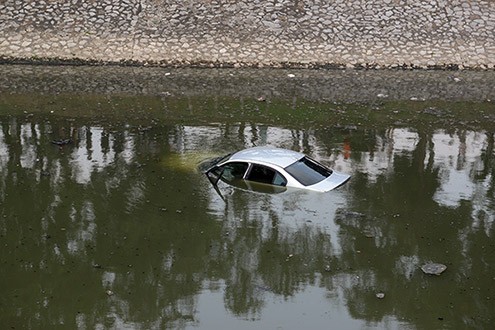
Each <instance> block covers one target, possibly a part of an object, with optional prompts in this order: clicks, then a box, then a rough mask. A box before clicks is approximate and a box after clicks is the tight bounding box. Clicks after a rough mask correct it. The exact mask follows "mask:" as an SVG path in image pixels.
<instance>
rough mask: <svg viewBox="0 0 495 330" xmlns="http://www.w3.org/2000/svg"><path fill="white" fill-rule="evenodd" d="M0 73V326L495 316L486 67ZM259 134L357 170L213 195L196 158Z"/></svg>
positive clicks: (372, 324)
mask: <svg viewBox="0 0 495 330" xmlns="http://www.w3.org/2000/svg"><path fill="white" fill-rule="evenodd" d="M0 70H1V71H2V73H3V75H2V77H3V78H1V80H0V86H2V90H1V93H0V126H1V129H0V203H1V204H0V244H1V246H2V249H1V252H0V265H1V266H0V291H1V292H2V296H1V298H0V306H1V308H0V323H1V324H2V325H3V326H5V327H6V328H16V329H24V328H34V329H38V328H54V327H62V328H71V329H75V328H77V329H91V328H98V329H106V328H117V329H121V328H129V329H159V328H174V329H175V328H185V329H191V328H199V329H220V328H221V329H234V328H235V329H252V328H257V329H301V328H307V329H322V328H328V327H331V328H335V329H357V328H363V329H373V328H379V329H382V328H390V329H396V328H404V329H442V328H444V329H452V328H477V329H483V328H484V329H489V328H492V327H493V325H494V324H495V320H494V317H493V315H494V314H493V312H494V311H495V290H494V287H495V275H494V274H495V243H494V236H495V226H494V222H495V198H494V190H495V164H494V162H495V151H494V140H495V104H494V103H493V102H492V100H491V98H492V97H494V94H495V93H494V90H493V87H490V86H488V87H487V86H486V85H485V84H483V83H482V82H483V81H487V79H488V81H490V79H492V80H493V79H494V77H493V76H494V75H493V73H483V72H479V73H475V72H465V73H462V72H454V73H448V72H419V73H418V72H417V73H416V74H417V83H415V82H414V81H415V80H414V73H411V72H388V73H386V72H385V73H384V72H378V73H375V74H374V73H373V72H357V73H356V72H351V74H350V73H349V72H348V71H328V72H315V71H288V72H286V71H263V70H260V71H249V72H248V73H246V72H244V73H242V74H241V73H238V71H235V70H233V71H220V73H218V71H208V70H198V71H194V70H189V71H188V70H185V71H181V70H169V69H158V68H150V69H146V68H131V69H129V68H127V69H125V68H124V69H122V68H90V67H81V68H57V67H29V66H19V67H14V66H3V67H1V68H0ZM126 70H129V71H126ZM147 70H148V71H147ZM115 71H118V72H117V73H115ZM122 72H123V73H124V74H123V73H122ZM126 72H127V74H125V73H126ZM209 72H210V73H212V75H214V76H215V78H214V79H213V78H211V77H210V78H208V77H209ZM112 74H116V76H112ZM293 75H295V77H293ZM318 75H319V76H318ZM302 76H303V78H301V77H302ZM322 76H324V79H323V78H322ZM146 77H148V78H146ZM149 77H152V78H149ZM156 77H159V79H158V80H159V81H158V83H157V85H154V84H153V81H154V79H155V78H156ZM198 77H199V78H198ZM263 77H265V78H263ZM274 77H276V78H274ZM294 78H295V80H294ZM298 78H299V80H297V79H298ZM149 79H151V81H150V80H149ZM167 79H170V84H167ZM356 80H357V81H358V83H356ZM155 81H156V80H155ZM280 81H284V82H285V81H287V82H286V83H280ZM336 81H338V82H339V84H338V86H341V87H339V88H340V89H338V90H337V91H336V89H337V85H336ZM390 81H392V82H390ZM85 82H86V83H85ZM318 82H320V83H318ZM321 82H326V83H323V84H321ZM468 82H469V83H468ZM476 82H479V83H476ZM356 84H357V85H356ZM462 84H464V85H462ZM460 85H461V86H460ZM143 86H148V87H147V88H143ZM215 86H216V87H215ZM332 86H333V87H334V89H333V90H332ZM346 86H347V87H346ZM425 86H426V87H428V88H426V87H425ZM435 86H436V89H435ZM491 86H494V85H491ZM355 87H359V88H361V89H362V91H361V93H359V91H356V90H354V88H355ZM406 87H407V89H404V88H406ZM347 98H351V99H352V98H355V99H356V100H355V102H352V100H348V99H347ZM494 98H495V97H494ZM57 143H58V144H57ZM254 145H273V146H277V147H283V148H288V149H292V150H297V151H301V152H304V153H306V154H309V155H311V156H312V157H314V158H315V159H317V160H319V161H320V162H322V163H324V164H327V165H329V166H330V167H332V168H334V169H335V170H338V171H340V172H344V173H347V174H350V175H351V176H352V178H351V180H350V181H349V182H348V183H346V184H345V185H344V186H342V187H340V188H339V189H337V190H335V191H332V192H329V193H311V192H305V191H298V190H287V191H284V192H281V193H266V192H260V191H249V190H243V189H239V188H233V187H230V186H227V185H220V186H219V190H220V193H221V196H220V195H219V194H218V193H217V191H216V190H215V189H214V188H213V187H212V185H211V184H210V182H209V181H208V180H207V178H206V177H205V176H204V175H203V174H202V173H200V172H199V171H198V169H197V166H198V164H199V163H200V162H201V161H202V160H205V159H208V158H211V157H214V156H219V155H222V154H225V153H227V152H231V151H235V150H238V149H242V148H245V147H251V146H254ZM428 262H437V263H442V264H445V265H446V266H447V270H446V271H445V272H444V273H442V274H441V275H439V276H435V275H426V274H424V273H423V272H422V271H421V269H420V267H421V266H422V265H423V264H425V263H428Z"/></svg>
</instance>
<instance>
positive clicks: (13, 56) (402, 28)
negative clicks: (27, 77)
mask: <svg viewBox="0 0 495 330" xmlns="http://www.w3.org/2000/svg"><path fill="white" fill-rule="evenodd" d="M0 31H1V34H0V58H1V61H2V62H4V63H69V64H80V63H82V64H90V63H96V64H107V63H112V64H126V65H165V66H170V65H172V66H201V67H222V66H227V67H244V66H254V67H264V66H270V67H341V68H362V67H364V68H448V69H463V68H473V69H494V68H495V1H492V0H489V1H483V0H473V1H469V2H467V1H444V0H430V1H414V2H412V1H407V0H373V1H366V2H363V1H358V0H350V1H344V0H334V1H330V2H329V1H323V0H307V1H303V0H288V1H276V0H271V1H260V0H256V1H247V0H238V1H235V0H201V1H190V2H183V1H178V0H176V1H174V0H126V1H120V0H104V1H97V2H96V1H92V0H72V1H63V0H53V1H45V0H28V1H27V0H6V1H4V2H3V3H2V4H0Z"/></svg>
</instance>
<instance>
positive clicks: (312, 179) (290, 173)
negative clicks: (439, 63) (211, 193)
mask: <svg viewBox="0 0 495 330" xmlns="http://www.w3.org/2000/svg"><path fill="white" fill-rule="evenodd" d="M204 173H205V174H206V176H207V177H208V179H209V180H210V181H211V183H212V184H213V185H214V186H215V188H216V186H217V183H218V181H219V180H222V181H224V182H226V183H228V184H231V185H234V186H239V183H242V184H243V185H246V184H247V185H249V183H251V182H254V183H261V184H266V185H270V186H274V187H293V188H300V189H307V190H313V191H319V192H326V191H330V190H333V189H335V188H337V187H339V186H341V185H343V184H344V183H346V182H347V181H348V180H349V178H350V175H347V174H343V173H338V172H335V171H333V170H332V169H330V168H328V167H326V166H324V165H322V164H320V163H318V162H317V161H315V160H314V159H312V158H310V157H308V156H306V155H305V154H303V153H300V152H296V151H292V150H287V149H280V148H273V147H253V148H249V149H244V150H241V151H238V152H235V153H231V154H228V155H225V156H223V157H218V158H216V159H213V160H212V161H211V162H210V163H209V165H208V167H207V169H206V170H205V171H204Z"/></svg>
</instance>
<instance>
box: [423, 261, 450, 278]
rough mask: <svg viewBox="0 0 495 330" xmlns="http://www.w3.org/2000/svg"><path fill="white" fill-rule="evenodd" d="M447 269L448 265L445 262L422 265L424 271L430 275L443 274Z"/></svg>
mask: <svg viewBox="0 0 495 330" xmlns="http://www.w3.org/2000/svg"><path fill="white" fill-rule="evenodd" d="M446 269H447V266H445V265H444V264H437V263H433V262H432V263H427V264H424V265H423V266H421V270H422V271H423V273H425V274H428V275H437V276H438V275H440V274H442V273H443V272H444V271H445V270H446Z"/></svg>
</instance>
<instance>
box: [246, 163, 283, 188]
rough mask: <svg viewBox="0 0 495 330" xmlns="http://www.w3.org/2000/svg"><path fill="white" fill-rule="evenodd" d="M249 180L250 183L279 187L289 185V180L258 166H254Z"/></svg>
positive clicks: (271, 170) (273, 171)
mask: <svg viewBox="0 0 495 330" xmlns="http://www.w3.org/2000/svg"><path fill="white" fill-rule="evenodd" d="M247 179H248V180H250V181H255V182H261V183H268V184H273V185H277V186H285V185H287V180H286V179H285V178H284V177H283V176H282V175H281V174H280V173H278V172H277V171H275V170H273V169H271V168H269V167H266V166H263V165H257V164H253V166H252V168H251V171H250V172H249V174H248V177H247Z"/></svg>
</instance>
